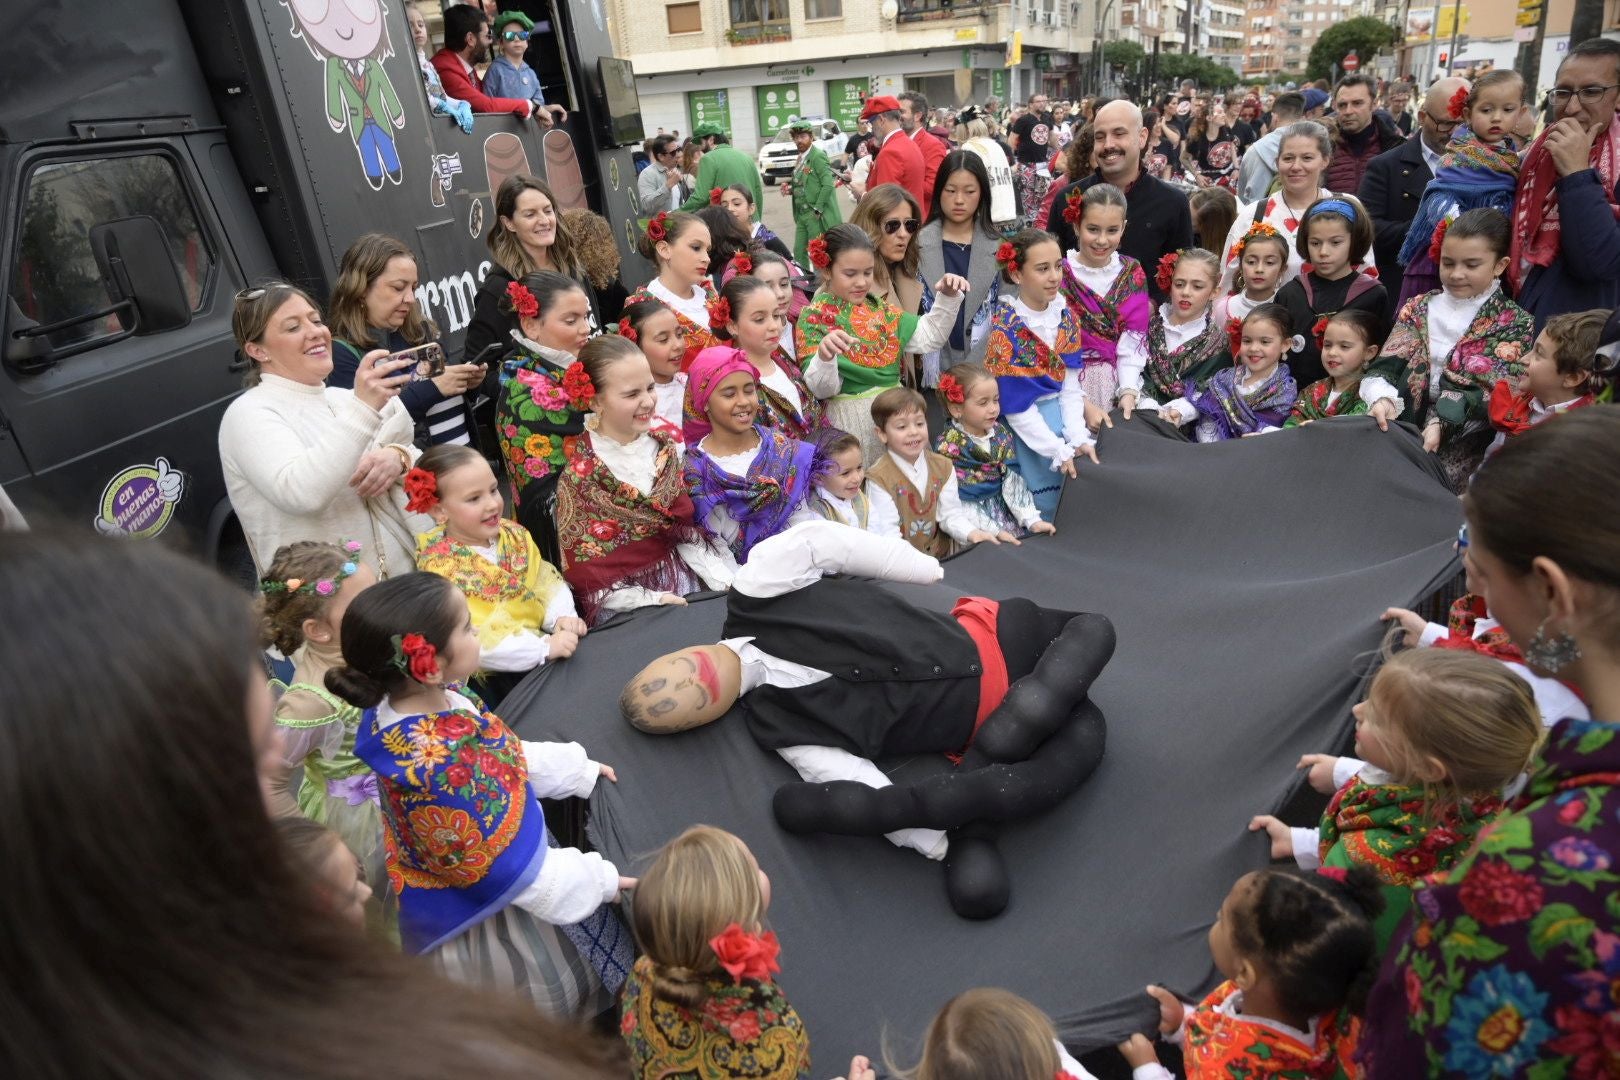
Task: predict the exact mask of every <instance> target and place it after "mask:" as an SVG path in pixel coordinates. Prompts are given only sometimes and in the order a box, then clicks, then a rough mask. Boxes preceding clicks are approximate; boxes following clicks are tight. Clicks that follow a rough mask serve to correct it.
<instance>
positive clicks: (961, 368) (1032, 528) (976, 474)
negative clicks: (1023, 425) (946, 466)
mask: <svg viewBox="0 0 1620 1080" xmlns="http://www.w3.org/2000/svg"><path fill="white" fill-rule="evenodd" d="M939 396H940V399H941V400H943V401H944V402H945V411H946V412H947V413H948V414H949V416H950V419H949V421H948V422H947V423H946V425H945V430H944V431H942V432H940V433H939V437H938V438H936V439H935V440H934V449H935V450H936V451H937V452H939V453H940V454H943V455H944V456H945V457H947V458H949V459H950V461H951V465H952V467H953V468H954V469H955V470H956V484H957V493H958V494H959V495H960V496H961V499H962V509H963V511H964V512H965V513H966V514H967V515H968V516H969V517H970V518H971V519H972V520H973V523H974V525H975V527H976V528H978V529H979V530H980V531H981V532H986V533H990V534H993V535H995V536H998V537H999V536H1001V535H1002V534H1007V535H1011V536H1014V537H1019V536H1024V535H1027V534H1029V533H1055V532H1057V527H1056V526H1055V525H1053V524H1052V523H1051V522H1050V521H1045V520H1043V519H1042V518H1041V513H1040V511H1039V510H1038V509H1036V507H1035V499H1034V497H1033V496H1031V495H1030V493H1029V486H1028V485H1027V484H1025V483H1024V478H1023V476H1022V474H1021V473H1020V472H1019V471H1018V463H1017V461H1016V460H1015V453H1016V451H1015V448H1014V445H1013V438H1012V433H1011V432H1009V431H1008V430H1007V429H1006V427H1004V426H1003V425H1002V424H1001V423H1000V422H999V421H998V418H999V417H1000V415H1001V389H1000V383H999V382H998V381H997V380H996V378H995V377H994V376H992V375H991V374H990V372H989V371H987V370H986V369H985V368H984V367H983V366H982V365H979V364H957V365H956V366H955V367H953V368H951V369H950V370H949V371H947V372H946V373H945V374H944V375H942V376H940V380H939Z"/></svg>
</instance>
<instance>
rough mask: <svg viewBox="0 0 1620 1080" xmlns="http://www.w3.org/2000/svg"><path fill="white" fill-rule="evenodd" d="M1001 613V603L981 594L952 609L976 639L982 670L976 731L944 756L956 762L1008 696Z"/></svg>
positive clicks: (959, 602) (960, 602)
mask: <svg viewBox="0 0 1620 1080" xmlns="http://www.w3.org/2000/svg"><path fill="white" fill-rule="evenodd" d="M1000 614H1001V605H1000V604H999V603H997V602H996V601H994V600H987V599H985V598H984V597H982V596H964V597H961V598H960V599H958V600H957V601H956V606H955V607H953V608H951V618H953V619H955V620H956V621H957V622H958V623H960V624H961V626H962V629H963V630H966V631H967V635H968V637H970V638H972V639H973V647H974V648H975V649H978V650H979V671H980V674H979V711H978V714H977V715H976V716H974V718H973V733H972V734H970V735H969V736H968V741H967V743H966V745H964V746H963V747H962V749H961V750H960V751H958V752H957V753H954V754H946V755H945V756H946V757H948V758H950V759H951V761H952V763H954V764H958V765H960V764H961V762H962V754H964V753H966V752H967V748H968V747H969V746H972V745H973V737H974V735H977V734H978V733H979V728H981V727H983V726H984V722H985V719H986V718H988V717H989V715H990V714H991V713H993V712H995V710H996V706H997V705H1000V704H1001V699H1002V698H1004V697H1006V696H1007V687H1008V685H1009V684H1008V679H1007V659H1006V657H1004V656H1002V655H1001V643H1000V642H999V641H997V640H996V622H997V619H998V617H999V616H1000Z"/></svg>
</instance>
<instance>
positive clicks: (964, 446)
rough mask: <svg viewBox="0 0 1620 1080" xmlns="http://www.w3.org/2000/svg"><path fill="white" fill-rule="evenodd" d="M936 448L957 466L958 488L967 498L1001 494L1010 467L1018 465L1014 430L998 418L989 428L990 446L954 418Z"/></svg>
mask: <svg viewBox="0 0 1620 1080" xmlns="http://www.w3.org/2000/svg"><path fill="white" fill-rule="evenodd" d="M934 449H935V450H936V451H938V452H939V453H941V454H944V455H945V456H946V457H948V458H950V459H951V467H952V468H954V469H955V470H956V491H957V494H958V495H960V496H961V498H962V500H963V501H964V502H979V501H981V500H984V499H989V498H995V497H999V496H1000V495H1001V484H1002V481H1003V480H1004V479H1005V478H1006V475H1007V470H1008V469H1017V468H1018V449H1017V446H1016V445H1015V444H1014V443H1013V437H1012V432H1010V431H1008V430H1007V427H1006V425H1005V424H1002V423H1000V422H999V421H998V422H997V423H996V424H995V425H994V426H993V427H991V429H990V446H989V448H988V449H987V450H985V449H981V448H980V447H979V444H978V442H976V441H975V440H974V438H973V436H971V435H969V434H968V433H967V431H966V430H965V429H964V428H963V427H962V425H961V424H960V423H958V422H957V421H955V420H952V421H951V422H950V423H948V424H946V425H945V430H944V431H942V432H940V433H939V438H937V439H935V440H934Z"/></svg>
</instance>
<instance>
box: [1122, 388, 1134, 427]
mask: <svg viewBox="0 0 1620 1080" xmlns="http://www.w3.org/2000/svg"><path fill="white" fill-rule="evenodd" d="M1119 411H1120V413H1121V414H1123V416H1124V418H1125V419H1126V420H1129V419H1130V418H1131V414H1132V413H1134V412H1135V411H1136V391H1135V390H1125V391H1123V392H1121V393H1120V395H1119Z"/></svg>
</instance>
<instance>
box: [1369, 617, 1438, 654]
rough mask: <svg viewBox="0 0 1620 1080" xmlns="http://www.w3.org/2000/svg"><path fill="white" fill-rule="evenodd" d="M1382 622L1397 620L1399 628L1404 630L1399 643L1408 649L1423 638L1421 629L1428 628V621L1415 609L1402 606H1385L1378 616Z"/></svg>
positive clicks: (1415, 645) (1413, 647) (1416, 644)
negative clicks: (1411, 609)
mask: <svg viewBox="0 0 1620 1080" xmlns="http://www.w3.org/2000/svg"><path fill="white" fill-rule="evenodd" d="M1379 618H1380V619H1382V620H1383V621H1384V622H1397V623H1399V624H1400V626H1401V629H1402V630H1404V631H1406V634H1405V636H1404V637H1403V638H1402V641H1401V644H1403V645H1405V646H1406V647H1407V648H1409V649H1415V648H1417V646H1418V643H1419V642H1421V641H1422V640H1423V631H1425V630H1427V629H1428V622H1427V620H1425V619H1424V618H1423V616H1421V615H1419V614H1418V613H1417V612H1415V611H1408V610H1407V609H1406V608H1403V607H1392V608H1385V609H1384V613H1383V614H1382V615H1380V616H1379Z"/></svg>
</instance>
